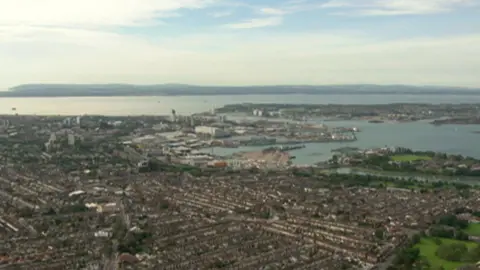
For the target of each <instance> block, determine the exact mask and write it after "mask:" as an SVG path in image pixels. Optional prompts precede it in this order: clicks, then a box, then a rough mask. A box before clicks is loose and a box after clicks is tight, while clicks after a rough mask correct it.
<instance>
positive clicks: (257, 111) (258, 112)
mask: <svg viewBox="0 0 480 270" xmlns="http://www.w3.org/2000/svg"><path fill="white" fill-rule="evenodd" d="M253 115H254V116H258V117H262V116H263V110H259V109H255V110H253Z"/></svg>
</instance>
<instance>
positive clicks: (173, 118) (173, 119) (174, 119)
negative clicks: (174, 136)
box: [172, 109, 177, 123]
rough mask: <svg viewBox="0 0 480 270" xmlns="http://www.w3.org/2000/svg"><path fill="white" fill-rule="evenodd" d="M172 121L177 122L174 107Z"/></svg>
mask: <svg viewBox="0 0 480 270" xmlns="http://www.w3.org/2000/svg"><path fill="white" fill-rule="evenodd" d="M172 122H174V123H175V122H177V112H176V111H175V109H172Z"/></svg>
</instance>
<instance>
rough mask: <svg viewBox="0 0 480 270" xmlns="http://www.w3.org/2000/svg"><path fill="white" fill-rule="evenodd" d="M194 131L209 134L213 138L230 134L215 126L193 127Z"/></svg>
mask: <svg viewBox="0 0 480 270" xmlns="http://www.w3.org/2000/svg"><path fill="white" fill-rule="evenodd" d="M195 133H196V134H202V135H209V136H212V137H213V138H223V137H228V136H230V133H229V132H227V131H225V130H223V129H220V128H216V127H208V126H198V127H195Z"/></svg>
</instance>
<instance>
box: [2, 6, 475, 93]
mask: <svg viewBox="0 0 480 270" xmlns="http://www.w3.org/2000/svg"><path fill="white" fill-rule="evenodd" d="M26 83H132V84H157V83H159V84H160V83H184V84H198V85H279V84H302V85H305V84H356V83H375V84H412V85H449V86H466V87H480V0H243V1H236V0H231V1H230V0H41V1H40V0H0V89H7V88H8V87H12V86H15V85H19V84H26Z"/></svg>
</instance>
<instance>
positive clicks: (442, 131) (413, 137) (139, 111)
mask: <svg viewBox="0 0 480 270" xmlns="http://www.w3.org/2000/svg"><path fill="white" fill-rule="evenodd" d="M235 103H294V104H389V103H432V104H440V103H457V104H459V103H479V104H480V96H479V95H472V96H467V95H459V96H455V95H393V94H389V95H279V96H274V95H244V96H242V95H235V96H155V97H58V98H51V97H48V98H0V114H13V113H18V114H20V115H21V114H37V115H83V114H89V115H110V116H115V115H166V114H169V113H170V112H171V110H172V109H175V110H176V112H177V114H185V115H186V114H193V113H199V112H205V111H209V110H211V109H213V108H218V107H221V106H223V105H226V104H235ZM319 121H320V120H319ZM325 124H327V125H328V126H344V127H357V128H359V129H360V130H361V132H359V133H358V134H357V138H358V140H357V141H355V142H348V143H341V142H335V143H312V144H307V145H306V148H303V149H299V150H294V151H292V152H291V154H292V155H294V156H295V157H296V159H295V160H294V163H296V164H313V163H315V162H319V161H324V160H326V159H328V158H330V157H331V155H332V152H331V150H333V149H336V148H340V147H346V146H348V147H359V148H373V147H384V146H402V147H408V148H411V149H416V150H431V151H438V152H445V153H451V154H461V155H466V156H472V157H475V158H480V145H478V142H479V141H480V134H478V133H475V132H476V131H480V125H478V126H477V125H443V126H434V125H431V124H429V123H428V122H427V121H419V122H411V123H381V124H373V123H368V122H367V121H329V122H325ZM261 148H262V147H247V148H239V149H224V148H214V149H211V150H209V151H212V152H214V153H215V154H219V155H226V154H230V153H232V152H236V151H249V150H258V149H261Z"/></svg>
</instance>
